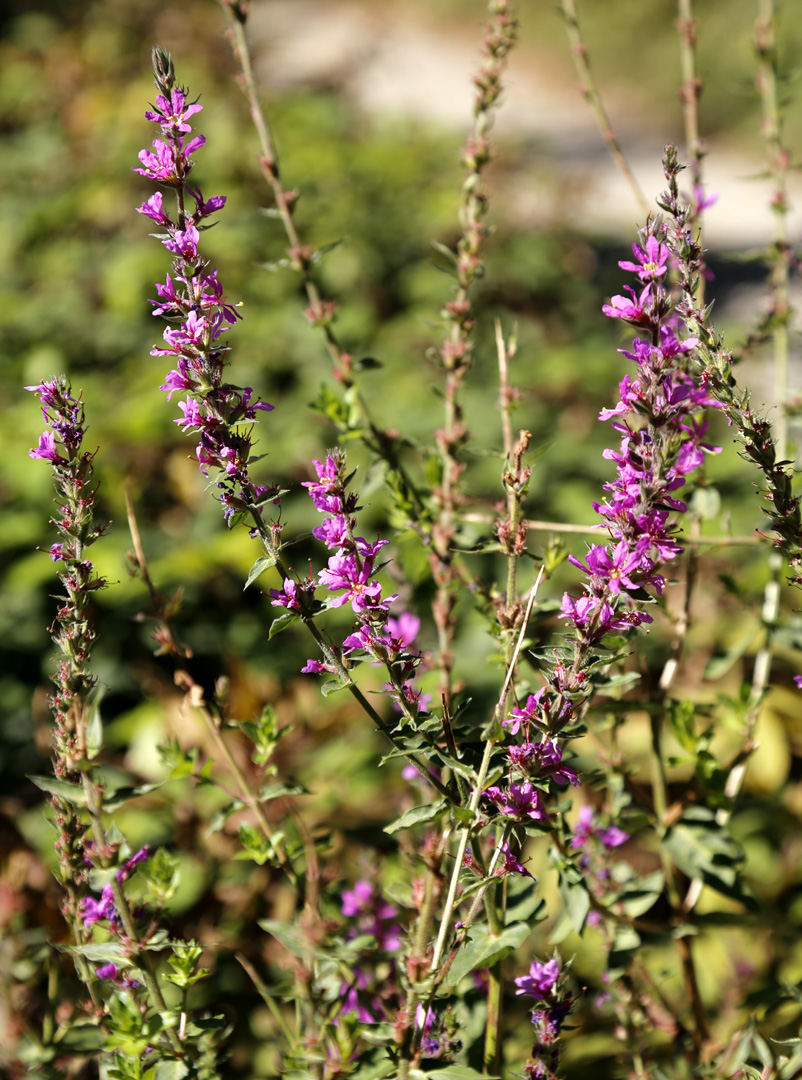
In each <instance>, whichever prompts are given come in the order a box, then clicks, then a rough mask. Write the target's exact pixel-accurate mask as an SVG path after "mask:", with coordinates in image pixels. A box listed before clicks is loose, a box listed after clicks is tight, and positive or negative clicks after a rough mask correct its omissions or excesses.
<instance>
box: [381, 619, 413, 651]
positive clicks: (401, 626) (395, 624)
mask: <svg viewBox="0 0 802 1080" xmlns="http://www.w3.org/2000/svg"><path fill="white" fill-rule="evenodd" d="M387 629H388V630H389V632H390V633H391V634H392V636H393V637H394V638H396V639H397V640H398V641H400V642H401V646H402V647H403V648H404V649H408V648H409V647H410V646H411V645H414V643H415V638H416V637H417V636H418V631H419V630H420V619H419V618H418V616H417V615H411V614H410V613H409V612H407V611H404V612H402V614H400V615H399V616H398V617H397V618H392V617H391V618H389V619H388V620H387Z"/></svg>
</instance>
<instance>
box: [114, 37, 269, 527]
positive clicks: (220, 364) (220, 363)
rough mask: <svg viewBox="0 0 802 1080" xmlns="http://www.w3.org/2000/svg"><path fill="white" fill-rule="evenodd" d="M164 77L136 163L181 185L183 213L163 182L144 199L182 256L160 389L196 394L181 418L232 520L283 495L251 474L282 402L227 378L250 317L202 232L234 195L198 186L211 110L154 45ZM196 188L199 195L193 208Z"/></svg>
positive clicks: (170, 280) (164, 298)
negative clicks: (192, 180) (210, 256)
mask: <svg viewBox="0 0 802 1080" xmlns="http://www.w3.org/2000/svg"><path fill="white" fill-rule="evenodd" d="M153 63H154V72H155V76H156V86H157V89H158V90H159V94H158V96H157V98H156V104H155V106H154V109H153V110H151V111H148V112H146V113H145V116H146V118H147V119H148V120H149V121H150V122H151V123H153V124H156V125H157V126H158V127H159V128H160V130H161V135H162V138H161V139H155V140H154V142H153V150H152V151H150V150H143V151H142V152H141V153H140V155H139V160H140V162H141V165H142V167H141V168H137V169H135V170H134V171H135V172H138V173H139V174H140V175H141V176H145V177H147V178H148V179H149V180H155V181H156V182H157V183H158V184H160V185H164V186H165V187H167V188H168V189H172V190H173V191H174V192H175V195H176V212H175V217H174V218H173V217H171V216H170V214H169V212H168V211H167V210H166V209H165V207H164V198H163V195H162V192H161V191H157V192H156V193H155V194H154V195H152V196H151V197H150V198H149V199H148V200H147V201H146V202H144V203H143V204H142V206H140V207H139V208H138V213H140V214H143V215H144V216H145V217H148V218H150V219H151V220H152V221H154V222H155V223H156V224H157V225H158V226H159V227H160V229H162V230H163V231H162V232H160V233H158V234H157V235H158V238H159V239H160V240H161V242H162V243H163V244H164V246H165V248H166V249H167V250H168V251H169V252H170V253H171V254H172V255H173V265H172V276H171V275H170V274H168V275H167V279H166V281H165V283H164V284H163V285H162V284H157V286H156V291H157V293H158V300H152V301H151V303H152V304H153V309H154V310H153V314H154V315H161V316H162V317H163V318H164V319H166V320H167V321H168V323H169V325H168V326H167V328H166V329H165V331H164V335H163V337H164V345H163V346H155V347H154V348H153V349H152V350H151V355H152V356H168V357H170V358H171V359H172V360H174V361H175V363H176V366H175V368H174V369H173V370H171V371H169V372H168V373H167V375H166V376H165V382H164V384H163V385H162V386H161V388H160V389H162V390H165V391H166V392H167V400H168V401H169V400H170V399H171V398H172V396H173V394H175V393H179V394H184V395H186V397H185V399H184V400H183V401H180V402H179V408H180V410H181V412H182V413H183V416H181V417H179V418H178V419H177V420H176V421H175V423H177V424H178V425H179V426H180V427H181V429H182V430H183V431H184V432H193V433H196V434H197V435H198V443H197V447H196V451H195V452H196V455H197V458H198V462H199V464H200V468H201V470H202V471H203V472H204V473H206V474H207V475H208V471H209V469H210V468H211V469H214V470H215V483H216V487H217V489H218V497H219V499H220V502H221V504H222V506H223V513H224V515H225V517H226V520H228V521H231V520H232V519H233V518H234V517H235V515H237V514H239V515H241V516H245V515H250V514H252V515H254V516H255V517H257V518H258V517H259V516H260V514H261V511H262V507H263V506H264V504H265V502H267V501H270V500H271V499H273V498H275V495H276V493H275V491H271V490H270V489H268V488H266V487H264V486H261V485H258V484H255V483H254V482H253V480H252V479H251V475H250V466H251V461H250V456H251V445H252V444H251V427H249V426H247V425H252V424H253V423H254V422H256V419H257V413H259V412H270V411H271V410H272V408H273V406H272V405H270V404H269V403H268V402H266V401H261V400H259V399H258V398H257V399H256V400H254V399H253V390H252V388H251V387H249V386H247V387H244V388H243V387H241V386H235V385H234V384H232V383H228V382H226V381H224V370H225V367H226V359H225V358H226V353H227V351H228V347H227V345H226V344H225V343H224V342H223V341H222V340H221V339H222V337H223V335H224V334H225V333H227V332H228V331H229V330H230V329H231V328H232V327H234V326H235V325H236V323H237V320H238V319H239V318H240V315H239V313H238V312H237V311H236V310H235V308H234V307H233V306H232V305H231V304H230V303H228V302H227V301H226V299H225V296H224V295H223V288H222V285H221V284H220V281H219V280H218V277H217V271H216V270H210V269H209V264H208V262H207V261H206V260H205V259H204V258H203V256H202V255H201V253H200V250H199V248H200V238H201V231H203V230H204V229H206V228H208V227H209V226H208V225H204V224H203V222H205V221H206V219H207V218H209V217H210V216H211V215H212V214H215V213H217V211H219V210H221V209H222V208H223V206H224V205H225V202H226V198H225V196H224V195H214V196H212V197H211V198H210V199H204V197H203V193H202V192H201V190H200V188H199V187H190V186H189V184H188V179H189V175H190V173H191V172H192V169H193V166H194V161H193V158H192V155H193V154H194V153H195V152H196V151H197V150H199V149H200V148H201V147H202V146H203V145H204V144H205V142H206V139H205V137H204V136H203V135H196V136H195V137H194V138H189V136H190V134H191V133H192V127H191V125H190V124H189V123H188V121H189V119H190V117H192V116H194V115H195V114H196V113H199V112H200V111H201V108H202V106H200V105H198V104H197V103H193V104H188V103H187V99H186V91H185V90H184V89H183V88H181V87H180V86H178V85H177V83H176V80H175V69H174V67H173V64H172V60H171V59H170V58H169V57H168V56H166V55H165V54H164V53H163V52H162V51H161V50H159V49H154V54H153ZM187 195H188V196H189V197H190V198H191V199H192V201H193V203H194V207H193V209H192V210H191V211H190V210H188V209H187Z"/></svg>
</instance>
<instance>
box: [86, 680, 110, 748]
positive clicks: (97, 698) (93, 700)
mask: <svg viewBox="0 0 802 1080" xmlns="http://www.w3.org/2000/svg"><path fill="white" fill-rule="evenodd" d="M105 693H106V687H105V686H104V685H103V684H102V683H95V685H94V686H93V687H92V689H91V690H90V692H89V698H88V701H87V704H88V706H89V718H88V720H87V724H86V756H87V757H88V758H89V760H90V761H92V760H93V759H94V758H96V757H97V756H98V754H99V753H100V751H101V750H102V749H103V720H102V718H101V715H100V703H101V701H102V700H103V696H104V694H105Z"/></svg>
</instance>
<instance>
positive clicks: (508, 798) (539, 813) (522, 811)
mask: <svg viewBox="0 0 802 1080" xmlns="http://www.w3.org/2000/svg"><path fill="white" fill-rule="evenodd" d="M485 797H486V798H488V799H490V800H491V802H494V803H495V804H496V807H497V809H498V811H499V813H501V814H504V816H505V817H514V818H516V819H517V820H518V821H524V820H526V819H527V818H528V819H529V820H531V821H547V820H548V816H549V815H548V814H547V813H546V811H545V810H544V808H543V806H542V805H541V801H540V792H539V791H538V789H537V788H536V787H534V785H533V784H531V783H530V782H529V781H528V780H527V781H526V782H525V783H523V784H517V783H512V784H510V786H509V790H508V791H503V790H502V789H501V788H498V787H496V786H495V785H493V786H491V787H489V788H486V789H485Z"/></svg>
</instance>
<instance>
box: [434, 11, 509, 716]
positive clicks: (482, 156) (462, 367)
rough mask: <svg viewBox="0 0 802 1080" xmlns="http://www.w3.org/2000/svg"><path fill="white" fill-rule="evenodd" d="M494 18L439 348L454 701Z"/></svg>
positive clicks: (439, 618)
mask: <svg viewBox="0 0 802 1080" xmlns="http://www.w3.org/2000/svg"><path fill="white" fill-rule="evenodd" d="M489 10H490V15H491V19H490V21H489V22H488V23H487V25H486V26H485V36H484V38H483V40H482V52H483V61H482V67H481V69H480V71H479V73H478V75H476V77H475V78H474V83H475V86H476V93H475V97H474V105H473V113H474V127H473V132H472V133H471V135H470V137H469V138H468V140H467V141H466V143H465V145H464V147H463V148H462V164H463V166H464V167H465V169H466V171H467V173H468V175H467V177H466V179H465V181H464V183H463V187H462V205H461V206H460V227H461V236H460V238H459V241H458V242H457V250H456V252H450V251H447V254H448V255H449V257H450V258H451V259H453V262H454V268H455V273H456V278H457V285H456V289H455V291H454V296H453V298H452V299H451V300H449V301H448V302H447V303H446V304H445V306H444V308H443V312H442V314H443V317H444V318H445V320H446V327H447V331H446V335H445V337H444V339H443V341H442V343H441V345H440V347H439V350H438V359H439V362H440V364H441V365H442V367H443V370H444V371H445V391H444V397H445V411H444V422H443V427H442V428H441V429H440V430H439V431H437V432H435V438H436V441H437V449H438V451H439V454H440V462H441V475H440V482H439V484H438V486H437V487H436V488H435V489H434V491H433V493H432V494H433V502H434V512H435V520H434V523H433V525H432V528H431V537H430V541H429V542H430V546H431V556H430V564H431V568H432V576H433V577H434V581H435V584H436V586H437V595H436V597H435V600H434V604H433V608H432V611H433V615H434V621H435V625H436V627H437V634H438V657H437V663H438V667H439V670H440V688H439V689H440V696H441V697H444V698H445V701H446V703H447V705H448V704H450V702H451V697H452V694H453V690H454V688H453V685H452V683H453V666H454V655H453V638H454V631H455V619H454V607H455V604H456V591H457V589H458V588H459V586H460V583H461V575H460V572H459V569H458V567H457V566H456V565H455V562H454V558H455V556H454V539H455V535H456V531H457V524H458V522H457V514H458V512H459V509H460V507H461V505H462V501H463V500H462V495H461V493H460V476H461V475H462V473H463V471H464V468H465V464H464V461H462V460H461V451H462V449H463V448H464V446H465V444H466V443H467V442H468V440H469V438H470V435H469V432H468V431H467V429H466V427H465V424H464V422H463V408H462V402H461V390H462V386H463V383H464V381H465V379H466V377H467V375H468V372H469V371H470V369H471V366H472V364H473V350H474V340H473V332H474V329H475V327H476V313H475V310H474V307H473V301H472V289H473V286H474V285H475V283H476V282H477V281H478V280H479V278H480V277H481V276H482V273H483V270H484V266H483V262H482V251H483V248H484V244H485V240H486V239H487V236H488V234H489V227H488V225H487V224H486V217H487V209H488V195H487V188H486V185H485V180H484V171H485V169H486V168H487V166H488V165H489V164H490V162H491V161H492V159H493V147H492V145H491V143H490V138H489V135H490V129H491V127H492V124H493V120H494V117H495V111H496V109H497V107H498V104H499V101H500V98H501V92H502V83H501V78H502V75H503V73H504V70H505V67H506V64H507V58H508V54H509V52H510V50H511V49H512V47H513V46H514V44H515V40H516V33H517V22H516V20H515V18H514V16H513V14H512V4H511V3H509V0H491V2H490V5H489Z"/></svg>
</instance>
